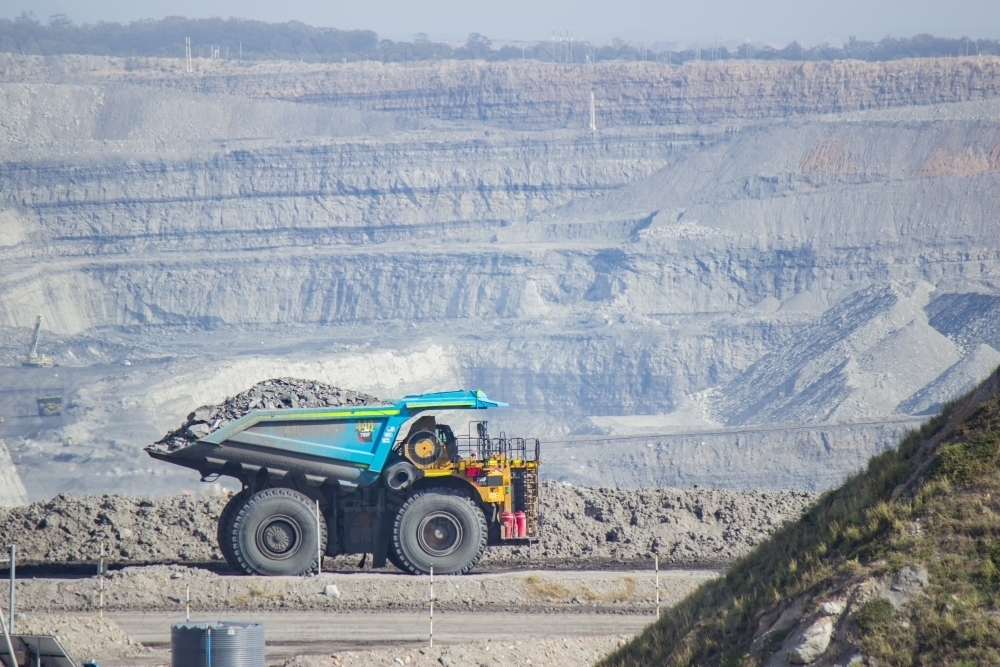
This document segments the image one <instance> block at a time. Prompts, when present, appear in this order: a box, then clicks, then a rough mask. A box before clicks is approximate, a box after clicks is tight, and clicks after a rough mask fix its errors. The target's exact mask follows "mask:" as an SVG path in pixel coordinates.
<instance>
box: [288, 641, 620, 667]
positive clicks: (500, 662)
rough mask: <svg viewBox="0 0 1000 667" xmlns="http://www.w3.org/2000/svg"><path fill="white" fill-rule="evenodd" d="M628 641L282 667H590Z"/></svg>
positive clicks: (414, 652) (365, 655) (324, 659)
mask: <svg viewBox="0 0 1000 667" xmlns="http://www.w3.org/2000/svg"><path fill="white" fill-rule="evenodd" d="M628 639H629V637H625V636H611V637H572V638H566V639H530V640H526V641H514V642H491V641H480V642H472V643H470V644H459V645H454V646H435V647H434V648H419V649H414V648H407V649H382V650H375V651H356V652H343V653H334V654H333V655H330V656H325V655H324V656H314V655H310V656H299V657H296V658H294V659H292V660H288V661H286V662H285V663H283V664H282V666H281V667H399V665H403V666H404V667H405V666H407V665H411V666H412V667H460V666H465V665H480V666H482V665H486V666H488V667H513V665H518V666H519V667H520V666H522V665H534V666H535V667H578V666H579V665H590V664H593V663H594V662H595V661H596V660H598V659H600V658H601V657H602V656H604V655H606V654H608V653H610V652H611V651H613V650H614V649H616V648H618V647H619V646H621V645H623V644H624V643H625V642H626V641H627V640H628Z"/></svg>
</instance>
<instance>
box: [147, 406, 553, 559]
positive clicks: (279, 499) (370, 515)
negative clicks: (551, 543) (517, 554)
mask: <svg viewBox="0 0 1000 667" xmlns="http://www.w3.org/2000/svg"><path fill="white" fill-rule="evenodd" d="M506 405H507V404H506V403H500V402H497V401H491V400H490V399H489V398H487V396H486V394H484V393H483V392H481V391H451V392H441V393H433V394H419V395H412V396H406V397H405V398H403V399H402V400H401V401H399V402H397V403H396V404H394V405H378V406H361V407H348V408H301V409H271V410H255V411H253V412H250V413H248V414H247V415H245V416H244V417H241V418H240V419H238V420H236V421H234V422H231V423H229V424H227V425H225V426H223V427H222V428H219V429H218V430H216V431H214V432H212V433H209V434H207V435H203V436H202V437H200V438H199V439H198V440H197V441H195V442H193V443H191V444H189V445H187V446H182V447H180V448H178V449H173V450H168V449H166V448H163V447H158V446H157V445H153V446H151V447H147V448H146V451H147V452H148V453H149V455H150V456H152V457H154V458H156V459H159V460H162V461H167V462H168V463H174V464H177V465H181V466H185V467H188V468H192V469H194V470H197V471H198V472H199V473H201V476H202V481H205V482H211V481H215V480H216V479H217V478H218V477H220V476H229V477H234V478H236V479H238V480H240V482H242V484H243V490H242V491H240V492H239V493H238V494H236V495H234V496H233V497H232V499H231V500H230V501H229V503H228V504H227V505H226V507H225V509H223V511H222V514H221V515H220V517H219V524H218V539H219V548H220V549H221V551H222V554H223V556H224V557H225V559H226V561H228V562H229V564H230V565H231V566H233V567H234V568H236V569H238V570H242V571H244V572H247V573H248V574H257V575H301V574H305V573H308V572H310V571H315V570H316V568H317V566H318V559H319V554H320V553H325V554H326V555H328V556H337V555H340V554H369V553H370V554H372V566H373V567H376V568H378V567H384V566H385V564H386V560H388V561H390V562H392V564H393V565H395V566H396V567H398V568H399V569H401V570H403V571H406V572H410V573H413V574H426V573H428V572H430V570H431V567H432V566H433V567H434V572H436V573H439V574H463V573H465V572H468V571H469V570H470V569H472V567H473V566H475V564H476V563H477V562H478V561H479V559H480V557H481V556H482V555H483V551H484V549H485V548H486V547H487V546H494V545H521V546H525V545H529V544H531V543H532V542H533V541H537V540H538V539H539V538H540V525H539V516H538V466H539V464H540V462H541V460H540V449H539V442H538V440H525V439H524V438H506V437H503V435H501V437H498V438H494V437H490V435H489V432H488V429H487V422H486V421H472V422H469V425H468V433H467V434H465V435H458V434H456V433H455V432H454V431H453V430H452V428H451V427H450V426H448V425H447V424H443V423H439V422H438V421H437V419H436V417H435V416H434V415H433V414H427V413H428V412H431V411H441V410H448V411H451V410H485V409H489V408H499V407H506ZM404 431H405V435H404V434H403V433H404Z"/></svg>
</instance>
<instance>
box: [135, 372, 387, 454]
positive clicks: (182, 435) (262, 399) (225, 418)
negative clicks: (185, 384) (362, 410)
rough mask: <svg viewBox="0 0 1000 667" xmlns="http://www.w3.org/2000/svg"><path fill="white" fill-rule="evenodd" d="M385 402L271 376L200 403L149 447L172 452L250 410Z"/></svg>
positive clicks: (338, 389) (324, 386) (344, 390)
mask: <svg viewBox="0 0 1000 667" xmlns="http://www.w3.org/2000/svg"><path fill="white" fill-rule="evenodd" d="M384 403H385V401H382V400H381V399H378V398H375V397H374V396H370V395H368V394H361V393H358V392H356V391H349V390H347V389H341V388H340V387H334V386H333V385H329V384H324V383H322V382H316V381H314V380H299V379H297V378H273V379H271V380H264V381H263V382H258V383H257V384H255V385H254V386H252V387H251V388H250V389H247V390H246V391H244V392H243V393H241V394H237V395H236V396H233V397H231V398H227V399H226V400H225V401H223V402H222V403H220V404H218V405H203V406H201V407H200V408H198V409H197V410H195V411H194V412H192V413H191V414H189V415H188V417H187V421H185V422H184V423H183V424H182V425H181V426H180V427H179V428H177V429H175V430H173V431H171V432H170V433H167V434H166V435H165V436H163V438H162V439H160V440H158V441H157V442H156V444H155V445H152V446H151V447H150V448H152V449H157V450H161V451H162V450H166V451H171V452H172V451H174V450H177V449H180V448H181V447H186V446H187V445H189V444H190V443H192V442H194V441H195V440H197V439H198V438H203V437H205V436H206V435H208V434H209V433H211V432H213V431H215V430H217V429H220V428H222V427H223V426H225V425H226V424H228V423H230V422H232V421H235V420H237V419H239V418H240V417H242V416H244V415H246V414H247V413H249V412H252V411H254V410H272V409H284V408H321V407H327V406H329V407H340V406H342V405H382V404H384Z"/></svg>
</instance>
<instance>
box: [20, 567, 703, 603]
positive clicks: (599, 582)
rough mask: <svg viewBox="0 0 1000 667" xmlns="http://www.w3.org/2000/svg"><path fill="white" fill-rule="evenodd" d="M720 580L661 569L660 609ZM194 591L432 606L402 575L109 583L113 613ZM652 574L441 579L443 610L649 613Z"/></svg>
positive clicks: (83, 587) (240, 597)
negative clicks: (661, 605)
mask: <svg viewBox="0 0 1000 667" xmlns="http://www.w3.org/2000/svg"><path fill="white" fill-rule="evenodd" d="M716 576H718V573H717V572H715V571H710V570H667V571H663V572H660V580H659V581H660V602H661V604H663V605H665V606H669V605H672V604H674V603H676V602H678V601H679V600H681V599H682V598H683V597H684V596H685V595H687V594H688V593H690V592H691V591H692V590H694V589H695V588H696V587H697V586H699V585H701V584H703V583H705V582H706V581H710V580H712V579H714V578H715V577H716ZM189 586H190V595H191V609H192V611H195V612H222V611H226V612H229V611H232V612H237V611H240V612H248V613H252V612H288V611H316V612H325V611H331V612H332V611H380V610H394V611H397V610H413V609H425V608H426V607H427V599H428V580H427V579H426V578H425V577H410V576H405V575H402V574H398V573H396V574H382V573H379V574H376V573H372V572H363V573H334V574H327V573H324V574H321V575H318V576H316V575H313V576H308V577H243V576H239V577H234V576H223V575H219V574H216V573H214V572H210V571H208V570H205V569H201V568H196V567H183V566H179V565H150V566H143V567H127V568H125V569H123V570H113V571H111V572H110V574H109V575H108V577H106V578H105V580H104V606H105V609H106V610H108V611H109V612H176V613H181V612H182V611H183V609H184V605H185V602H186V599H187V593H188V590H189V589H188V587H189ZM655 594H656V587H655V583H654V573H653V569H652V567H650V568H648V569H646V570H643V571H639V572H636V571H630V572H540V571H535V572H499V573H487V574H471V575H466V576H463V577H447V578H444V579H442V580H440V581H435V586H434V596H435V600H437V605H438V607H440V608H441V609H442V610H460V611H463V612H464V611H469V612H477V611H478V612H482V611H490V612H495V611H498V610H503V609H508V610H512V611H539V610H541V611H546V612H549V611H552V612H585V611H597V612H614V613H626V614H635V613H640V614H641V613H649V612H651V611H652V609H653V605H654V602H655V600H654V598H655ZM17 598H18V600H19V605H20V607H19V608H21V609H22V610H24V611H26V612H29V613H34V612H44V613H57V612H58V613H77V612H96V610H97V608H98V605H99V597H98V581H97V578H96V577H88V578H86V579H72V578H55V579H41V578H39V579H21V580H19V581H18V584H17Z"/></svg>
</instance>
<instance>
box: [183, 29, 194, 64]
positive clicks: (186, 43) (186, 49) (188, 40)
mask: <svg viewBox="0 0 1000 667" xmlns="http://www.w3.org/2000/svg"><path fill="white" fill-rule="evenodd" d="M184 52H185V55H186V56H187V71H188V72H193V71H194V70H193V69H192V68H191V38H190V37H185V38H184Z"/></svg>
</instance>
